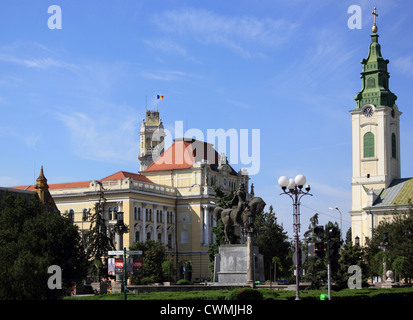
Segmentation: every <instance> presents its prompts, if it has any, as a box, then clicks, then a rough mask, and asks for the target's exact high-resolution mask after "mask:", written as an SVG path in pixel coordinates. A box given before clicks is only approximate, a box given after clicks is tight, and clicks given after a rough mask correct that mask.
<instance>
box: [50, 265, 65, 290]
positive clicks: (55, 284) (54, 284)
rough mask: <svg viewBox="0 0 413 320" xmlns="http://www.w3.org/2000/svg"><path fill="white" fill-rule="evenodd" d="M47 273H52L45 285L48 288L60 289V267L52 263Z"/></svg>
mask: <svg viewBox="0 0 413 320" xmlns="http://www.w3.org/2000/svg"><path fill="white" fill-rule="evenodd" d="M47 273H48V274H52V275H51V276H50V277H49V279H48V280H47V287H48V288H49V289H50V290H55V289H59V290H60V289H62V268H60V266H58V265H52V266H50V267H49V268H48V269H47Z"/></svg>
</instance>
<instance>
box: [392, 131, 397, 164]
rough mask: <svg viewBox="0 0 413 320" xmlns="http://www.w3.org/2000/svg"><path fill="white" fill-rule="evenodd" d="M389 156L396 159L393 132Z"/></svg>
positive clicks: (394, 135)
mask: <svg viewBox="0 0 413 320" xmlns="http://www.w3.org/2000/svg"><path fill="white" fill-rule="evenodd" d="M391 156H392V158H395V159H396V158H397V145H396V134H395V133H394V132H393V133H392V134H391Z"/></svg>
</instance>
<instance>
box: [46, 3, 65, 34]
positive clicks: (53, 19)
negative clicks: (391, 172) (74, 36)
mask: <svg viewBox="0 0 413 320" xmlns="http://www.w3.org/2000/svg"><path fill="white" fill-rule="evenodd" d="M47 13H49V14H51V16H50V17H49V19H47V26H48V27H49V29H51V30H53V29H62V8H61V7H60V6H58V5H52V6H50V7H49V8H48V9H47Z"/></svg>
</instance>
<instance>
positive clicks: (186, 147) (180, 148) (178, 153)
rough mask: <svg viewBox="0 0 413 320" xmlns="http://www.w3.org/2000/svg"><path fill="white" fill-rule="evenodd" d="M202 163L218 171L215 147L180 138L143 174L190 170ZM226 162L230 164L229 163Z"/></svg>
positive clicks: (217, 157)
mask: <svg viewBox="0 0 413 320" xmlns="http://www.w3.org/2000/svg"><path fill="white" fill-rule="evenodd" d="M202 161H206V163H208V164H209V166H210V167H211V169H212V170H214V171H217V169H218V165H219V155H218V152H217V151H216V150H215V149H214V147H213V145H212V144H210V143H207V142H203V141H199V140H196V139H192V138H180V139H175V140H174V143H173V144H172V145H171V146H170V147H169V148H168V149H167V150H166V151H165V152H164V153H163V154H162V155H160V156H159V157H158V159H156V160H155V161H154V162H153V163H152V164H151V165H150V166H149V167H148V168H146V170H144V171H142V173H146V172H154V171H169V170H181V169H189V168H191V167H193V166H194V164H195V163H196V162H202ZM225 162H226V164H228V161H226V160H225ZM229 167H230V169H231V174H234V175H236V174H237V173H236V171H235V170H234V169H233V168H232V167H231V166H229Z"/></svg>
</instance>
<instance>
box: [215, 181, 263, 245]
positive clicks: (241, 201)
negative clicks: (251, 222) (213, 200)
mask: <svg viewBox="0 0 413 320" xmlns="http://www.w3.org/2000/svg"><path fill="white" fill-rule="evenodd" d="M246 197H247V193H246V191H245V186H244V184H243V183H241V184H240V186H239V188H238V190H237V192H236V193H235V194H234V197H233V198H232V199H231V201H230V202H229V203H228V209H223V208H221V207H216V208H215V209H214V217H215V220H216V221H218V220H219V219H221V220H222V222H223V224H224V234H225V241H226V243H227V244H229V243H230V239H229V236H228V234H229V232H228V231H229V230H230V229H231V228H232V227H233V226H240V227H243V228H244V229H245V228H246V227H247V219H248V215H249V214H250V213H251V214H252V215H253V216H254V218H255V217H256V216H257V215H259V214H260V213H261V212H262V211H263V210H264V207H265V205H266V203H265V202H264V200H262V198H260V197H254V198H252V199H251V200H250V201H248V202H247V201H246Z"/></svg>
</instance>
